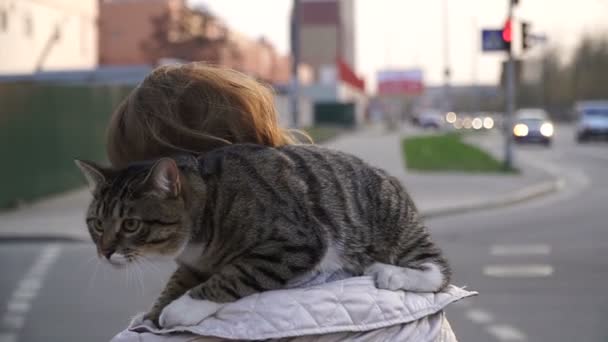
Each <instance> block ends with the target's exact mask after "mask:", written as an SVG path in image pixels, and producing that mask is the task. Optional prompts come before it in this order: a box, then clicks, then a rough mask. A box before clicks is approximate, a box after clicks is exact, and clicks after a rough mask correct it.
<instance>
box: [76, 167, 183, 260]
mask: <svg viewBox="0 0 608 342" xmlns="http://www.w3.org/2000/svg"><path fill="white" fill-rule="evenodd" d="M75 162H76V165H77V166H78V167H79V168H80V170H81V171H82V173H83V174H84V176H85V178H86V180H87V182H88V184H89V188H90V190H91V192H92V194H93V200H92V201H91V204H90V205H89V208H88V210H87V215H86V222H87V225H88V229H89V233H90V234H91V237H92V238H93V241H94V242H95V244H96V245H97V252H98V255H99V256H100V257H105V258H106V259H108V261H109V262H110V263H112V264H115V265H121V264H124V263H126V262H131V261H134V260H136V259H137V258H139V257H142V256H143V257H144V258H146V257H154V256H167V257H174V256H175V255H177V254H179V253H180V252H181V250H182V249H183V247H184V246H185V245H186V243H187V242H188V239H189V237H190V229H191V228H190V227H191V226H192V225H191V222H190V216H189V215H188V213H187V210H186V207H185V203H184V196H183V191H182V183H183V175H182V174H181V172H180V170H179V168H178V167H177V165H176V163H175V161H174V160H173V159H170V158H163V159H160V160H158V161H156V162H150V163H147V162H146V163H140V164H134V165H131V166H129V167H127V168H125V169H122V170H113V169H107V168H102V167H100V166H98V165H96V164H94V163H91V162H86V161H81V160H76V161H75Z"/></svg>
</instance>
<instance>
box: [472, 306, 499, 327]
mask: <svg viewBox="0 0 608 342" xmlns="http://www.w3.org/2000/svg"><path fill="white" fill-rule="evenodd" d="M466 316H467V318H468V319H470V320H471V321H472V322H473V323H477V324H487V323H490V322H492V321H493V320H494V317H492V315H491V314H490V313H488V312H486V311H483V310H478V309H471V310H468V311H467V312H466Z"/></svg>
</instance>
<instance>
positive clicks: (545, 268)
mask: <svg viewBox="0 0 608 342" xmlns="http://www.w3.org/2000/svg"><path fill="white" fill-rule="evenodd" d="M483 274H484V275H486V276H489V277H498V278H537V277H548V276H550V275H552V274H553V266H551V265H544V264H538V265H535V264H529V265H525V264H524V265H489V266H484V268H483Z"/></svg>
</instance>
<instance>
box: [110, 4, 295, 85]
mask: <svg viewBox="0 0 608 342" xmlns="http://www.w3.org/2000/svg"><path fill="white" fill-rule="evenodd" d="M166 59H173V60H182V61H205V62H208V63H210V64H216V65H222V66H226V67H230V68H233V69H236V70H239V71H242V72H245V73H247V74H249V75H251V76H253V77H256V78H258V79H260V80H262V81H265V82H269V83H285V82H288V80H289V60H288V59H286V58H285V57H282V56H279V55H278V53H277V52H276V50H275V48H274V47H273V46H272V45H271V44H270V43H269V42H268V41H266V40H265V39H264V38H260V39H253V38H251V37H248V36H246V35H243V34H241V33H240V32H237V31H234V30H230V29H229V28H228V27H227V26H226V25H225V24H224V23H223V21H222V20H221V19H220V18H218V17H217V16H215V15H213V14H212V13H210V12H209V11H208V10H207V9H206V8H205V7H197V8H191V7H189V6H188V5H187V3H186V1H185V0H102V1H101V8H100V63H101V64H102V65H142V64H147V65H156V64H158V63H159V61H161V60H166Z"/></svg>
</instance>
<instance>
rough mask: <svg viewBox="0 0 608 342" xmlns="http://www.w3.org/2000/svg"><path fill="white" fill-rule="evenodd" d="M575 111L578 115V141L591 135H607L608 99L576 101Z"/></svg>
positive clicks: (591, 136) (583, 140) (589, 137)
mask: <svg viewBox="0 0 608 342" xmlns="http://www.w3.org/2000/svg"><path fill="white" fill-rule="evenodd" d="M575 112H576V115H577V117H578V123H577V127H576V140H577V141H578V142H585V141H587V140H589V139H591V138H593V137H608V100H605V101H582V102H578V103H577V104H576V105H575Z"/></svg>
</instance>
